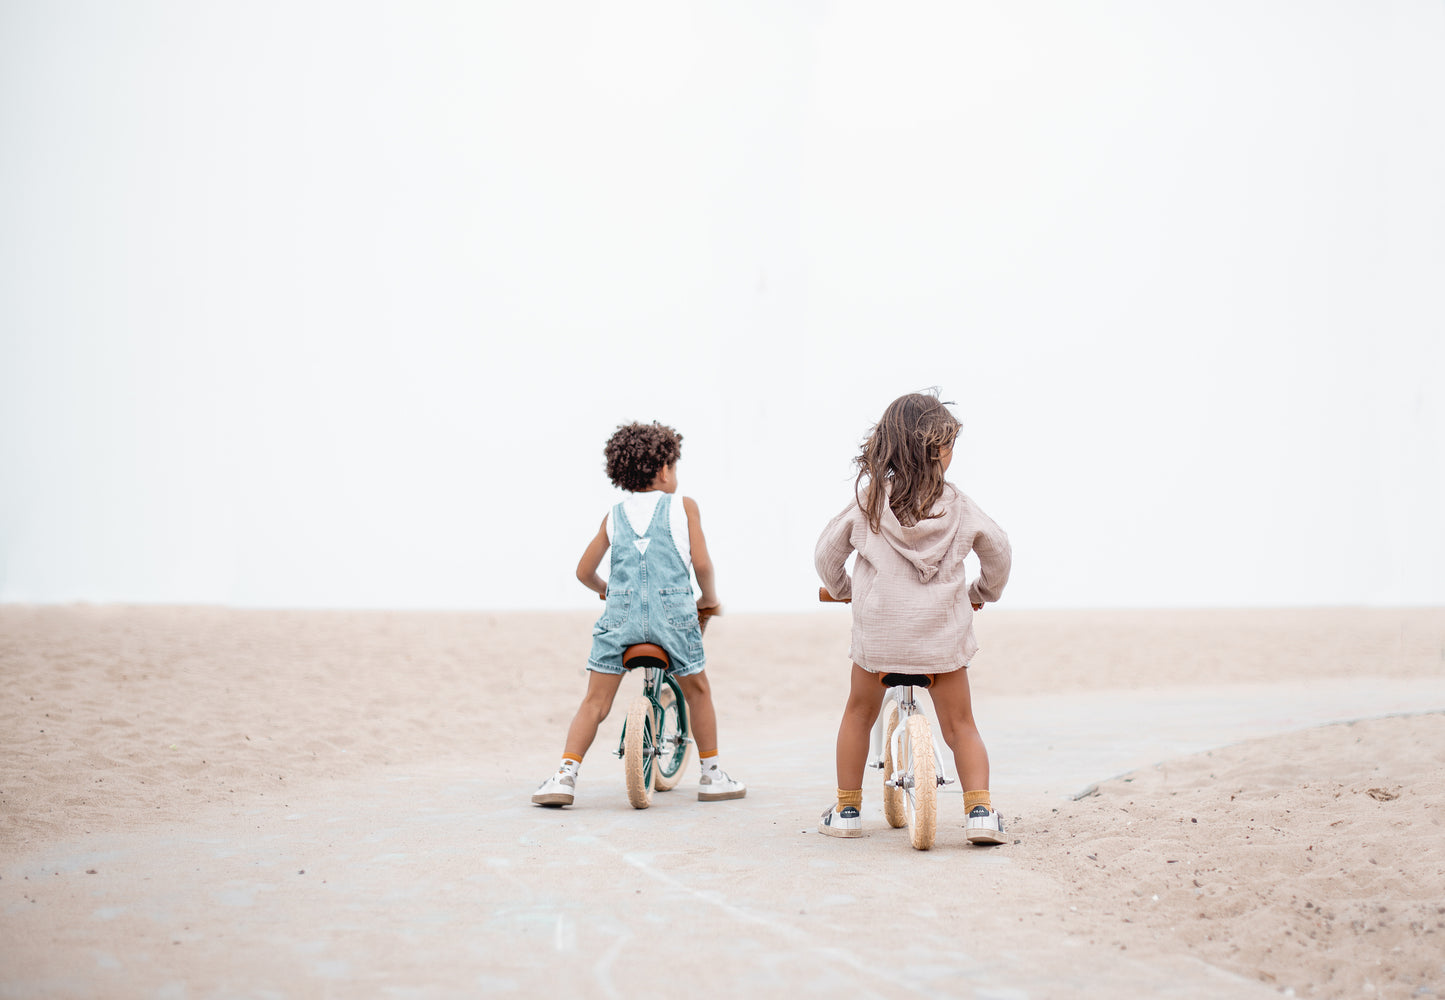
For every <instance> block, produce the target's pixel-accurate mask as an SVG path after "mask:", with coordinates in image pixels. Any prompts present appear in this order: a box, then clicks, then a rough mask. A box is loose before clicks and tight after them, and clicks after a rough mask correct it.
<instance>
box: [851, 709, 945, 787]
mask: <svg viewBox="0 0 1445 1000" xmlns="http://www.w3.org/2000/svg"><path fill="white" fill-rule="evenodd" d="M890 701H895V702H897V703H898V725H897V727H896V728H895V729H894V730H893V745H892V747H891V748H890V749H891V750H892V758H893V761H894V766H895V767H897V766H898V765H899V764H901V763H902V762H903V761H906V760H907V759H908V755H907V754H905V753H904V752H903V741H904V740H906V739H907V738H908V717H909V716H911V715H920V714H923V707H922V706H921V705H919V704H918V702H917V701H916V700H915V699H914V696H913V685H911V684H905V685H900V686H898V687H890V688H889V689H888V693H887V694H886V695H884V696H883V704H882V705H880V706H879V709H878V718H877V720H876V721H875V722H874V723H873V733H872V736H871V737H870V738H869V749H868V766H869V767H876V768H880V769H881V768H882V767H883V720H884V719H886V718H887V717H888V703H889V702H890ZM929 735H930V736H932V738H933V762H934V767H935V768H936V769H937V774H938V783H939V785H951V784H953V778H951V777H949V771H948V765H947V764H946V763H945V761H944V756H943V747H942V745H941V744H940V743H939V742H938V733H937V731H936V730H935V728H934V727H932V726H930V727H929ZM900 781H901V782H902V784H899V782H900ZM884 782H885V784H887V785H888V786H889V787H892V788H900V787H901V788H903V790H904V791H905V792H907V793H908V794H909V795H912V794H913V789H912V787H911V785H912V783H913V778H912V776H911V775H904V774H901V773H900V772H899V771H894V772H893V773H892V774H890V775H887V776H886V777H885V778H884Z"/></svg>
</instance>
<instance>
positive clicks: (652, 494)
mask: <svg viewBox="0 0 1445 1000" xmlns="http://www.w3.org/2000/svg"><path fill="white" fill-rule="evenodd" d="M664 495H665V494H664V493H663V492H662V490H648V491H647V492H646V493H629V494H627V496H625V497H623V498H622V512H623V513H624V514H626V515H627V521H628V523H629V524H631V525H632V530H633V531H635V532H636V533H637V534H639V535H641V534H643V533H645V532H646V531H647V527H648V525H650V524H651V523H652V515H653V514H654V513H656V512H657V501H658V500H660V499H662V497H663V496H664ZM670 506H671V509H670V510H668V512H667V513H668V518H667V520H668V527H670V528H671V529H672V540H673V542H675V543H676V544H677V552H678V555H680V556H682V564H683V565H684V566H686V567H687V568H688V569H692V535H691V534H689V533H688V527H687V510H686V508H684V507H683V504H682V497H680V496H678V495H677V494H676V493H674V494H672V504H671V505H670ZM616 510H617V508H616V507H609V508H608V510H607V541H608V542H609V543H610V542H611V541H612V518H613V515H614V514H615V513H616Z"/></svg>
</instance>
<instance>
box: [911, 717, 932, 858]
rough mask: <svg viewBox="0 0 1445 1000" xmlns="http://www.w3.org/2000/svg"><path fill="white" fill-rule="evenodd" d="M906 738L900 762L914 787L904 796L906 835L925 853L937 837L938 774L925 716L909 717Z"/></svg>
mask: <svg viewBox="0 0 1445 1000" xmlns="http://www.w3.org/2000/svg"><path fill="white" fill-rule="evenodd" d="M907 732H908V738H907V739H906V740H905V741H904V744H903V746H904V750H903V760H904V766H905V767H906V768H907V771H908V773H909V774H911V775H912V776H913V787H912V788H910V789H908V794H907V796H905V802H906V807H907V810H908V835H909V839H910V840H912V842H913V846H914V847H916V848H917V849H918V850H920V851H926V850H928V849H929V848H930V847H932V846H933V838H934V836H935V835H936V834H937V833H938V770H937V768H936V767H935V766H934V760H933V735H932V733H931V731H930V730H929V728H928V716H926V715H923V714H922V713H920V714H918V715H910V716H909V717H908V730H907Z"/></svg>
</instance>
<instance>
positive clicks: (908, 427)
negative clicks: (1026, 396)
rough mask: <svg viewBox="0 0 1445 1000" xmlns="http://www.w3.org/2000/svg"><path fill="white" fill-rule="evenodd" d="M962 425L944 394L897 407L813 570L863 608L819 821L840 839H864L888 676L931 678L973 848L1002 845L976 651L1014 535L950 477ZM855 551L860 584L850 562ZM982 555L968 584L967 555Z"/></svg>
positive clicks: (873, 439)
mask: <svg viewBox="0 0 1445 1000" xmlns="http://www.w3.org/2000/svg"><path fill="white" fill-rule="evenodd" d="M958 428H959V423H958V421H957V420H956V419H955V418H954V416H953V414H952V413H950V412H949V411H948V409H947V407H946V406H945V405H944V404H943V403H941V402H940V401H939V399H938V396H937V394H936V393H933V394H925V393H911V394H909V395H907V396H902V397H900V398H898V399H896V400H894V401H893V402H892V403H891V404H889V406H888V409H886V410H885V411H884V412H883V417H882V419H880V420H879V421H878V423H877V424H876V425H875V426H874V427H873V429H872V431H871V433H870V434H869V435H868V439H867V441H866V442H865V443H864V445H863V450H862V452H861V453H860V454H859V455H858V457H857V458H856V459H855V461H856V463H857V466H858V475H857V478H856V479H855V480H854V484H853V492H854V498H853V502H852V503H850V504H849V505H848V506H847V508H846V509H844V510H843V512H842V513H840V514H839V515H838V516H837V517H835V518H833V520H831V521H829V522H828V526H827V527H826V528H824V529H823V534H822V536H821V537H820V538H819V539H818V546H817V549H816V551H815V552H814V557H813V559H814V564H815V565H816V566H817V569H818V575H819V577H821V578H822V580H823V585H824V586H825V587H826V588H827V590H828V592H829V593H830V594H831V595H832V596H833V597H835V598H837V599H839V600H848V599H851V601H852V604H853V635H852V648H851V649H850V651H849V654H850V656H851V657H852V660H853V673H852V683H851V687H850V690H849V693H848V704H847V706H846V707H845V708H844V709H843V721H842V722H841V723H839V725H838V796H837V803H836V804H835V805H833V806H830V807H829V808H828V811H827V812H825V813H824V814H823V818H822V819H821V820H820V821H819V823H818V830H819V832H821V833H825V834H827V835H829V836H831V837H860V836H862V835H863V829H862V821H861V819H860V816H859V809H860V807H861V806H862V803H863V770H864V767H865V766H866V764H867V756H868V742H869V733H870V732H871V730H872V728H873V722H874V720H875V719H876V718H877V717H878V710H879V708H880V707H881V706H882V703H883V696H884V694H885V693H886V692H885V689H884V687H883V685H882V683H881V676H880V675H882V674H885V673H899V674H926V675H928V676H930V677H932V679H933V680H932V685H931V686H930V687H929V688H928V693H929V694H930V695H931V696H932V698H933V707H934V709H935V711H936V712H937V714H938V725H939V728H940V729H941V730H942V731H943V739H944V742H946V743H947V744H948V746H949V748H950V749H951V750H952V751H953V760H954V764H955V766H956V768H957V771H958V776H959V780H960V782H961V783H962V784H963V788H964V793H963V804H964V812H965V814H966V819H965V828H966V835H967V837H968V840H969V842H970V843H973V844H1001V843H1003V842H1004V838H1003V822H1002V820H1001V819H1000V817H999V814H998V812H997V811H996V810H995V809H994V808H993V804H992V802H990V800H989V791H988V751H987V749H985V747H984V745H983V739H982V737H980V736H979V733H978V726H977V725H976V724H975V723H974V719H973V702H972V698H971V696H970V694H969V688H968V671H967V668H968V664H969V661H970V660H972V659H973V655H974V653H976V652H977V651H978V642H977V641H976V640H975V639H974V634H973V612H975V611H978V610H980V609H982V607H983V605H984V603H985V602H989V601H997V600H998V598H999V595H1000V594H1001V593H1002V592H1003V588H1004V584H1005V583H1007V582H1008V575H1009V564H1010V559H1011V549H1010V548H1009V541H1008V536H1007V535H1006V534H1004V532H1003V529H1001V528H1000V527H999V526H998V525H997V524H995V523H994V522H993V520H992V519H991V518H989V516H988V515H987V514H985V513H984V512H983V511H982V510H980V509H979V507H978V505H977V504H975V503H974V502H973V501H972V500H970V499H969V498H968V497H967V496H965V495H964V494H963V493H961V492H960V491H959V490H958V489H957V488H956V487H955V486H954V485H953V484H952V483H950V482H948V481H947V480H946V479H945V478H944V474H945V473H947V472H948V467H949V464H950V463H951V462H952V461H953V444H954V441H955V439H956V438H957V437H958ZM853 552H857V553H858V557H857V560H856V561H855V563H854V566H853V576H852V578H851V579H849V576H848V572H847V570H846V568H845V566H844V564H845V563H846V562H847V559H848V556H849V554H851V553H853ZM970 552H974V553H976V554H977V556H978V561H979V576H978V579H976V580H974V581H973V582H972V583H969V582H968V581H967V579H966V574H965V570H964V558H965V557H966V556H967V555H968V554H969V553H970Z"/></svg>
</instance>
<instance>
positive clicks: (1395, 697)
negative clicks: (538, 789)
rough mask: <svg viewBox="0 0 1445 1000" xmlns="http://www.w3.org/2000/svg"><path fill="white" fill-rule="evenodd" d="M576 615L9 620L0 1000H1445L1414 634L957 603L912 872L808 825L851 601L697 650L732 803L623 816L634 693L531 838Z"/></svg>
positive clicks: (1433, 697) (39, 615) (1443, 658)
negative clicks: (958, 709)
mask: <svg viewBox="0 0 1445 1000" xmlns="http://www.w3.org/2000/svg"><path fill="white" fill-rule="evenodd" d="M591 620H592V616H591V615H590V614H586V613H556V614H544V613H536V614H517V613H508V614H487V613H390V612H302V611H254V610H232V609H221V608H160V607H110V606H100V607H92V606H75V607H27V606H3V607H0V680H3V682H4V694H3V702H0V751H3V752H0V997H5V998H10V997H120V998H125V997H159V996H174V997H252V996H266V997H314V996H386V997H390V996H398V997H428V998H429V997H471V996H483V995H485V996H508V995H513V996H543V995H545V996H552V995H576V996H597V997H611V996H639V995H648V994H650V993H655V992H657V991H658V990H659V988H661V987H663V986H668V985H671V986H673V987H675V988H677V989H679V990H684V989H685V990H686V992H687V993H688V994H689V995H693V996H718V997H723V996H736V995H738V994H739V993H743V992H748V993H752V994H755V995H758V996H783V995H798V996H801V995H817V994H820V993H823V992H826V991H838V992H843V991H849V992H850V993H851V994H852V995H858V996H889V997H891V996H965V997H967V996H978V997H1065V996H1068V997H1076V996H1077V997H1110V998H1111V1000H1117V998H1119V997H1133V996H1141V997H1143V996H1174V997H1251V996H1261V997H1263V996H1277V995H1280V994H1281V993H1285V994H1288V995H1294V996H1301V997H1304V996H1318V997H1347V996H1348V997H1358V996H1380V997H1401V998H1403V997H1430V996H1445V610H1442V609H1413V610H1359V609H1319V610H1294V611H1248V612H1245V611H1191V612H1162V611H1161V612H1142V611H1141V612H1009V611H1006V610H999V609H994V608H990V609H988V610H987V611H986V612H984V613H983V614H982V615H980V617H979V622H978V631H979V637H980V642H981V644H982V646H983V652H982V653H980V655H979V657H978V658H977V659H976V660H975V662H974V665H973V667H972V668H971V670H970V677H971V680H972V685H973V692H974V703H975V713H976V716H977V718H978V721H979V725H980V728H981V731H982V733H983V736H984V738H985V740H986V742H987V744H988V746H989V751H990V755H991V759H992V764H993V781H992V786H993V793H994V802H995V805H996V806H998V807H999V808H1000V810H1001V812H1002V813H1003V815H1004V817H1005V821H1006V824H1007V832H1008V835H1009V837H1008V840H1009V842H1008V843H1006V844H1004V845H1002V846H1000V847H996V848H981V847H973V846H969V845H968V844H967V843H966V841H965V839H964V831H963V828H962V824H963V809H962V797H961V795H960V794H959V792H960V791H961V790H960V789H958V787H957V785H956V784H954V785H949V786H946V787H945V788H944V789H943V790H942V791H941V792H940V795H939V797H938V832H937V837H936V842H935V845H934V847H933V848H932V849H931V850H929V851H927V852H920V851H915V850H912V849H911V848H910V847H909V843H908V831H907V830H906V829H903V830H897V829H891V828H890V827H889V826H888V824H887V823H886V822H885V820H884V818H883V811H882V794H881V793H882V787H881V778H878V777H877V776H876V775H877V772H870V774H869V777H868V780H867V783H866V785H865V800H864V810H863V814H864V833H865V836H864V837H862V838H858V839H856V840H836V839H832V838H826V837H822V836H820V835H818V834H817V832H816V827H817V820H818V816H819V814H820V813H821V812H822V811H823V810H824V809H825V808H826V806H827V805H828V803H829V801H830V799H831V794H832V789H833V785H834V776H833V740H834V737H835V734H836V728H837V722H838V716H839V713H840V711H841V708H842V705H843V702H844V699H845V696H846V691H847V684H848V665H847V659H846V650H847V635H848V612H847V610H846V609H845V608H827V609H822V610H820V611H819V612H818V613H816V614H807V615H736V616H731V615H730V616H725V617H723V618H720V619H718V620H717V621H715V622H714V623H713V624H712V625H711V626H710V628H709V632H708V637H707V649H708V657H709V667H708V673H709V676H710V677H711V680H712V685H713V689H714V692H715V697H716V703H717V708H718V713H719V723H720V732H721V741H722V750H723V757H724V767H726V768H727V769H728V770H729V771H730V772H732V773H733V774H734V775H735V776H736V777H739V778H742V779H743V780H745V781H747V782H748V784H749V791H748V795H747V798H745V799H742V800H738V801H734V802H717V803H700V802H698V801H697V798H696V790H697V783H696V765H695V763H692V762H689V764H688V772H687V774H686V775H685V776H684V778H683V780H682V781H681V783H680V784H679V785H678V787H677V788H676V789H674V790H672V791H668V792H657V793H655V794H654V796H653V804H652V806H651V808H649V809H647V810H635V809H632V808H631V807H630V806H629V805H628V802H627V795H626V791H625V788H624V784H623V773H622V765H621V763H620V762H619V761H618V760H617V759H616V758H615V757H613V756H612V755H611V751H612V750H613V749H615V748H616V746H617V742H618V737H619V733H620V730H621V723H622V719H623V718H624V717H625V715H626V711H627V703H628V701H629V700H630V699H631V697H632V696H633V694H635V692H636V686H635V684H634V683H633V680H632V679H629V680H628V681H627V682H625V683H624V685H623V689H622V693H621V694H620V695H619V698H618V701H617V703H616V704H615V705H614V707H613V711H612V714H611V716H610V717H609V718H608V720H607V721H606V722H605V723H604V724H603V727H602V730H601V733H600V734H599V737H598V741H597V743H596V744H595V745H594V747H593V750H592V752H591V753H590V754H589V755H588V758H587V761H586V763H585V765H584V767H583V770H582V776H581V779H580V781H579V784H578V801H577V804H576V805H575V806H573V807H571V808H568V809H565V810H547V809H541V808H537V807H533V806H532V805H531V804H530V802H529V796H530V794H531V792H532V790H533V789H534V788H535V786H536V785H537V783H539V782H540V781H541V780H542V779H543V778H544V777H545V776H546V775H547V774H548V773H549V772H550V770H551V769H552V767H553V766H555V763H556V760H557V757H558V754H559V751H560V749H561V742H562V737H563V734H564V731H565V728H566V725H567V723H568V721H569V720H570V718H571V716H572V713H573V711H574V710H575V708H576V706H577V703H578V700H579V699H580V696H581V694H582V691H583V688H584V686H585V683H586V681H585V676H584V671H583V669H582V664H583V663H584V661H585V658H586V652H587V647H588V639H589V635H590V624H591ZM946 764H947V766H948V767H949V769H950V770H951V768H952V761H951V760H949V761H946ZM700 932H702V933H700ZM704 957H707V958H708V960H707V961H703V958H704Z"/></svg>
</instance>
